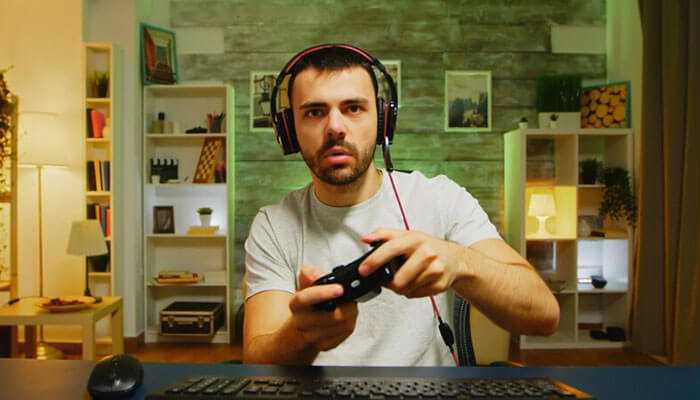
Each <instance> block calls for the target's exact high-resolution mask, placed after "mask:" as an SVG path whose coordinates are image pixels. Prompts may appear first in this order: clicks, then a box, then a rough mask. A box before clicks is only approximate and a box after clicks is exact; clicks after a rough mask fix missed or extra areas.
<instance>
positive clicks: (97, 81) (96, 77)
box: [92, 71, 109, 97]
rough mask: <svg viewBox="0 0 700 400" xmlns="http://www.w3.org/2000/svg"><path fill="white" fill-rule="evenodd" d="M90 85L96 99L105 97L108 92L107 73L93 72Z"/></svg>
mask: <svg viewBox="0 0 700 400" xmlns="http://www.w3.org/2000/svg"><path fill="white" fill-rule="evenodd" d="M92 84H93V85H94V87H95V92H96V94H97V96H98V97H106V96H107V91H108V90H109V72H106V71H105V72H100V71H95V72H93V73H92Z"/></svg>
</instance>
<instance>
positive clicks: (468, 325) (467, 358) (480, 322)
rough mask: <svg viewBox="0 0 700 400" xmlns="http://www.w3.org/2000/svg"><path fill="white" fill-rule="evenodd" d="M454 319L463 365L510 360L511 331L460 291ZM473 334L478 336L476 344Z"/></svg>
mask: <svg viewBox="0 0 700 400" xmlns="http://www.w3.org/2000/svg"><path fill="white" fill-rule="evenodd" d="M453 319H454V321H453V326H454V329H455V344H456V347H457V348H456V350H457V355H458V357H459V364H460V366H465V367H468V366H476V365H488V364H491V363H492V362H496V361H507V360H508V350H509V346H510V333H509V332H508V331H506V330H504V329H502V328H500V327H499V326H498V325H496V324H494V323H493V322H491V320H489V319H488V318H486V316H485V315H484V314H482V313H481V312H480V311H479V310H477V309H476V308H474V307H471V306H470V304H469V302H468V301H465V300H464V299H462V298H461V297H459V296H457V295H455V296H454V312H453ZM472 338H476V342H475V343H476V344H474V343H473V342H472Z"/></svg>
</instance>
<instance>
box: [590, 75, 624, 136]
mask: <svg viewBox="0 0 700 400" xmlns="http://www.w3.org/2000/svg"><path fill="white" fill-rule="evenodd" d="M631 105H632V97H631V96H630V82H629V81H625V82H614V83H607V84H604V85H596V86H588V87H584V88H583V91H582V94H581V128H598V129H600V128H629V127H630V118H631V116H630V114H631Z"/></svg>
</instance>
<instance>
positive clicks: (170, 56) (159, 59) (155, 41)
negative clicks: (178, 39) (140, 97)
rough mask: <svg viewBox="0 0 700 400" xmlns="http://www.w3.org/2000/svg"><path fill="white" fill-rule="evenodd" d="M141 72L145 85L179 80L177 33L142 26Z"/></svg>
mask: <svg viewBox="0 0 700 400" xmlns="http://www.w3.org/2000/svg"><path fill="white" fill-rule="evenodd" d="M140 37H141V72H142V82H143V84H144V85H148V84H153V83H166V84H174V83H177V80H178V72H177V53H176V47H175V32H172V31H168V30H165V29H162V28H159V27H156V26H153V25H148V24H141V36H140Z"/></svg>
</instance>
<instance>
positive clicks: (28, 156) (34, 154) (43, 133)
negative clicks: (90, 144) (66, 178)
mask: <svg viewBox="0 0 700 400" xmlns="http://www.w3.org/2000/svg"><path fill="white" fill-rule="evenodd" d="M25 114H29V115H36V116H41V117H52V118H51V121H37V120H35V119H34V118H30V119H23V118H22V115H25ZM19 115H20V118H19V122H20V125H21V126H22V130H23V131H24V135H22V136H20V137H19V166H20V167H34V168H36V171H37V203H38V206H39V208H38V215H39V221H38V223H39V229H38V231H39V296H41V297H43V296H44V218H43V214H44V206H43V200H44V183H43V181H44V170H45V169H52V168H60V169H65V168H67V163H66V160H65V158H64V152H63V151H61V147H60V146H59V145H58V143H57V142H56V139H57V137H56V135H51V134H50V133H47V132H51V127H52V126H55V119H56V118H55V117H56V116H57V115H58V114H55V113H50V112H43V111H23V112H22V111H21V112H20V113H19ZM42 122H43V123H42ZM26 345H28V344H26V343H25V346H26ZM36 358H37V359H39V360H50V359H56V358H63V353H62V352H61V351H60V350H58V349H56V348H54V347H52V346H49V345H48V344H47V343H46V342H45V341H44V327H43V325H42V326H40V327H39V344H37V348H36Z"/></svg>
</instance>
